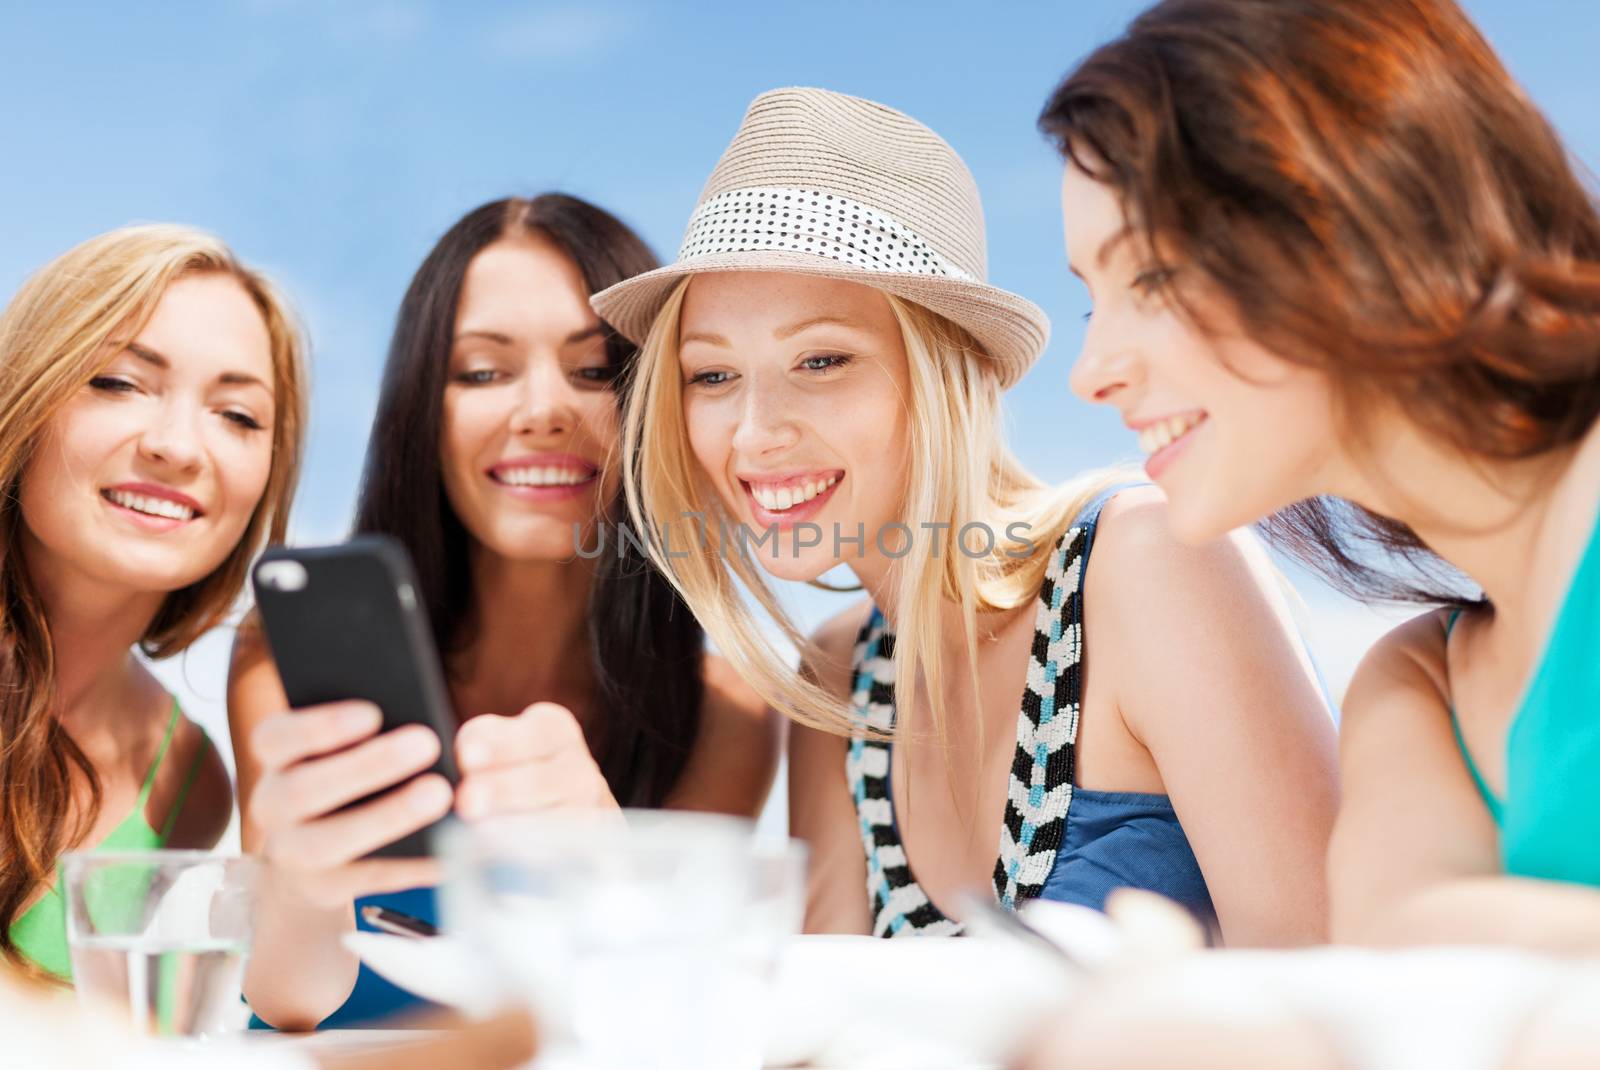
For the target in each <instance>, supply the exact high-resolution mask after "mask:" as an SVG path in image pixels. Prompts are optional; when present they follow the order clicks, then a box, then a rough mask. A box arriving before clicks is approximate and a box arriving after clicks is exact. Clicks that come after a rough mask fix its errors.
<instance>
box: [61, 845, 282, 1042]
mask: <svg viewBox="0 0 1600 1070" xmlns="http://www.w3.org/2000/svg"><path fill="white" fill-rule="evenodd" d="M63 867H64V869H65V871H66V882H67V942H68V945H69V946H70V948H71V950H72V973H73V982H74V984H75V986H76V987H77V990H78V998H79V1000H80V1001H81V1002H82V1003H84V1004H85V1005H92V1006H95V1007H97V1008H100V1009H102V1010H110V1011H111V1012H112V1013H114V1014H116V1015H119V1016H121V1017H123V1018H124V1019H125V1020H127V1021H128V1022H129V1023H130V1024H131V1026H132V1028H133V1029H134V1031H135V1032H137V1033H141V1034H145V1035H150V1036H169V1037H209V1036H214V1035H217V1034H220V1033H225V1032H231V1031H233V1030H235V1029H238V1028H240V1027H242V1026H243V1025H244V1024H245V1022H246V1021H247V1020H248V1018H249V1010H248V1008H247V1007H245V1005H244V1004H243V1003H242V1002H241V1001H240V999H239V988H240V983H241V981H242V980H243V974H244V961H245V954H246V952H247V951H248V950H249V946H250V933H251V924H252V920H253V917H254V913H255V894H256V881H257V875H256V865H255V863H254V862H252V861H251V860H250V859H246V858H230V857H224V856H219V855H213V854H209V853H207V852H204V851H125V852H119V851H78V852H71V853H69V854H67V855H66V856H65V859H64V861H63Z"/></svg>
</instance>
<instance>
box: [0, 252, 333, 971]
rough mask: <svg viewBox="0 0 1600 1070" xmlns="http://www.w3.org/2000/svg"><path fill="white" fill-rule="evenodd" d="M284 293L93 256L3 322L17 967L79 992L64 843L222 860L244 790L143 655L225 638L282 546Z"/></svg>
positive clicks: (291, 344) (3, 675)
mask: <svg viewBox="0 0 1600 1070" xmlns="http://www.w3.org/2000/svg"><path fill="white" fill-rule="evenodd" d="M302 360H303V356H302V348H301V342H300V339H299V335H298V332H297V331H296V330H295V328H294V327H293V325H292V322H291V319H290V316H289V314H288V312H287V310H286V308H285V305H284V303H283V301H282V299H281V298H280V297H279V296H278V294H277V291H276V290H275V289H274V288H273V287H272V286H271V285H270V284H269V283H268V282H267V281H266V280H265V279H263V278H262V277H261V276H260V275H258V274H256V273H255V272H253V271H251V270H250V269H248V268H246V267H244V266H243V265H241V264H240V263H239V262H238V261H237V260H236V259H235V258H234V256H233V254H232V253H231V252H230V251H229V250H228V249H227V247H225V246H224V245H222V244H221V243H220V242H219V241H217V240H216V239H215V238H213V237H211V236H210V235H207V234H204V233H201V232H199V231H195V230H191V229H188V228H185V227H177V226H138V227H127V228H123V229H121V230H116V231H112V232H110V233H107V234H103V235H101V236H99V237H96V238H93V239H90V240H89V241H86V242H84V243H83V244H81V245H79V246H77V247H76V248H74V249H72V250H71V251H69V252H67V253H66V254H64V255H62V256H61V257H60V258H58V259H57V260H55V261H53V262H52V263H50V264H49V265H47V266H46V267H44V268H43V269H42V270H40V271H39V272H38V274H36V275H35V276H34V277H33V278H31V279H30V280H29V281H28V282H27V283H26V284H25V285H24V286H23V287H22V289H21V290H20V291H19V292H18V293H17V295H16V296H15V297H14V298H13V300H12V301H11V303H10V305H9V306H7V308H6V309H5V311H4V313H3V314H0V483H3V484H4V486H5V488H6V493H5V496H4V498H3V499H0V654H3V660H0V783H3V784H4V785H5V792H4V796H3V805H4V807H5V812H4V816H3V819H0V951H3V953H4V957H5V958H6V959H7V960H8V961H9V962H10V963H11V964H12V965H14V966H16V967H19V968H20V969H22V970H23V971H25V972H27V973H30V974H33V975H36V976H43V977H46V978H52V979H55V980H58V981H70V980H71V977H72V964H71V959H70V957H69V955H68V950H67V943H66V932H65V909H64V903H63V888H62V886H61V882H60V879H59V871H58V863H59V860H60V857H61V855H62V854H63V853H64V852H65V851H68V850H72V849H78V850H84V849H93V850H138V849H149V848H158V847H187V848H210V847H212V846H214V845H215V844H216V842H217V840H218V838H219V837H220V836H221V835H222V832H223V830H224V829H225V828H226V827H227V825H228V822H229V818H230V815H231V813H232V803H233V797H232V788H231V786H230V784H229V782H228V775H227V770H226V768H225V767H224V765H223V763H222V760H221V758H220V756H219V755H218V754H217V752H216V750H215V748H214V747H213V746H212V745H211V742H210V740H209V739H207V738H206V734H205V732H204V731H203V730H202V729H201V728H200V727H199V726H198V725H196V724H194V723H192V722H190V721H189V720H187V719H186V718H184V717H183V715H182V713H181V711H180V710H179V709H178V704H177V702H176V700H175V699H174V698H173V697H172V696H171V695H170V694H168V693H167V692H166V691H165V689H163V688H162V686H161V685H160V684H159V683H158V682H157V680H156V679H155V677H154V676H153V675H151V673H150V671H149V670H148V669H147V668H146V667H145V665H144V663H143V662H142V661H141V660H140V658H139V657H138V656H136V653H135V651H136V650H138V651H139V652H142V653H143V654H145V655H146V656H149V657H157V658H159V657H166V656H170V655H172V654H175V653H178V652H179V651H181V650H183V649H185V648H186V647H188V646H189V644H191V643H192V642H194V640H195V639H197V638H199V637H200V636H201V635H202V634H204V633H205V632H206V631H207V630H209V629H210V628H212V627H213V626H215V625H217V624H218V623H220V622H221V621H222V620H223V618H224V616H225V615H226V614H227V613H228V611H229V610H230V608H231V607H232V606H233V604H234V601H235V600H236V599H237V597H238V596H239V593H240V590H241V588H242V585H243V582H244V577H245V572H246V569H247V568H248V566H249V563H250V561H251V559H252V558H253V557H254V555H255V554H256V553H257V552H258V551H259V550H260V549H261V547H262V546H263V545H265V543H266V542H267V541H268V540H269V539H281V538H282V537H283V534H284V529H285V525H286V523H287V511H288V505H289V500H290V497H291V495H292V492H293V488H294V481H295V472H296V467H297V464H298V460H299V454H300V440H301V430H302V425H303V413H302V407H303V399H302V391H303V389H304V387H303V383H304V373H303V370H302Z"/></svg>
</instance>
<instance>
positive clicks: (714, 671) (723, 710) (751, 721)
mask: <svg viewBox="0 0 1600 1070" xmlns="http://www.w3.org/2000/svg"><path fill="white" fill-rule="evenodd" d="M700 683H701V685H702V687H703V689H704V697H703V698H702V699H701V703H700V716H701V720H702V723H712V722H714V723H715V724H716V725H717V726H718V727H719V728H724V729H727V730H731V731H741V732H747V733H755V734H759V735H762V736H770V737H771V738H772V739H774V740H776V739H777V738H778V734H779V729H778V727H777V726H778V723H779V720H780V719H779V717H778V715H777V714H776V713H775V712H774V711H773V710H772V708H771V707H769V706H768V705H767V704H766V703H765V702H764V701H762V698H761V696H760V695H758V694H756V692H755V689H754V688H752V687H751V686H750V685H749V684H747V683H745V682H744V678H743V677H741V676H740V675H739V674H738V673H737V672H736V671H734V668H733V666H732V665H731V664H729V662H728V659H727V658H723V657H719V656H718V655H716V654H706V655H705V657H704V659H703V660H702V663H701V668H700Z"/></svg>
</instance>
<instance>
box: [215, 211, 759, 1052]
mask: <svg viewBox="0 0 1600 1070" xmlns="http://www.w3.org/2000/svg"><path fill="white" fill-rule="evenodd" d="M654 266H655V260H654V258H653V257H652V256H651V254H650V251H649V250H648V248H646V246H645V245H644V243H643V242H642V241H641V240H640V239H639V238H638V237H637V236H636V235H635V234H634V233H633V232H632V231H631V230H629V229H628V228H627V227H626V226H624V225H623V224H622V223H621V222H620V221H618V220H617V219H616V218H615V217H613V216H611V215H610V214H608V213H606V212H604V211H602V210H601V209H599V208H596V207H595V206H593V205H590V204H587V203H585V202H583V201H581V200H578V199H576V198H573V197H568V196H563V195H560V194H545V195H543V196H539V197H535V198H533V199H531V200H523V199H516V198H513V199H508V200H500V201H495V202H492V203H490V204H486V205H484V206H482V207H480V208H478V209H476V210H474V211H472V212H471V213H469V214H468V215H466V216H465V217H464V218H462V219H461V220H460V221H459V222H458V223H456V224H455V226H453V227H451V228H450V230H449V231H448V232H447V233H446V234H445V235H444V237H443V238H442V239H440V241H439V243H438V245H437V246H436V247H435V248H434V249H433V251H432V252H431V253H430V254H429V255H428V257H427V259H426V260H425V261H424V262H423V264H422V266H421V267H420V268H419V269H418V271H417V274H416V276H415V277H414V278H413V280H412V282H411V286H410V289H409V290H408V291H407V293H406V296H405V300H404V302H403V303H402V305H401V308H400V314H399V318H398V322H397V324H396V328H395V333H394V339H393V343H392V346H391V348H390V352H389V361H388V366H387V368H386V370H385V374H384V382H383V389H382V393H381V396H380V398H379V402H378V412H377V418H376V421H375V423H374V425H373V430H372V435H371V439H370V442H369V445H368V451H367V463H366V473H365V476H364V479H363V484H362V491H361V500H360V505H359V507H358V510H357V516H356V524H355V527H356V530H357V531H359V532H382V533H385V534H389V535H392V536H395V537H396V538H398V539H399V540H400V541H401V542H403V543H404V544H405V546H406V548H407V549H408V550H409V551H410V553H411V556H412V558H413V559H414V561H415V564H416V569H417V575H418V580H419V586H420V593H421V595H422V597H423V600H424V601H425V603H426V605H427V609H428V613H429V616H430V618H431V620H432V623H433V627H434V630H435V639H436V640H437V643H438V646H439V649H440V652H441V654H442V656H443V659H444V663H445V667H446V675H447V678H448V683H449V688H450V694H451V699H452V701H453V704H454V707H455V712H456V714H457V716H458V717H459V719H460V722H461V727H460V730H459V732H458V733H457V736H456V751H457V757H458V760H459V763H460V765H461V767H462V769H463V779H462V782H461V784H460V785H459V786H458V788H457V790H456V791H455V793H454V795H453V796H452V794H451V792H450V791H449V790H448V787H447V785H445V784H444V783H443V782H441V781H439V780H438V778H436V777H426V776H425V777H419V778H417V779H415V780H413V781H412V782H411V783H410V784H408V785H406V786H405V787H402V788H399V789H397V790H394V791H391V792H389V793H388V794H386V795H384V796H383V797H381V798H380V799H378V800H375V801H373V802H369V803H365V804H363V805H362V806H360V807H357V808H354V809H350V810H340V807H342V806H343V805H344V804H346V803H348V802H351V801H353V800H356V799H360V798H362V797H363V796H365V795H368V794H370V793H371V792H374V791H379V790H382V789H385V788H389V787H392V786H393V785H395V784H399V783H401V782H402V781H404V780H406V779H407V778H408V777H411V776H412V775H413V774H415V773H417V772H418V771H420V770H422V769H426V768H427V767H428V766H429V765H431V764H432V762H433V759H434V756H435V755H436V754H437V750H438V745H439V744H438V740H437V738H436V737H434V736H433V734H432V733H431V732H428V731H427V730H426V729H422V728H407V729H402V730H399V731H396V732H393V733H388V734H385V735H382V736H377V737H376V738H370V739H369V738H367V737H372V736H373V735H374V733H375V732H376V731H377V728H378V716H377V713H376V711H374V710H372V709H371V708H370V707H361V706H359V705H338V706H330V707H326V708H321V709H317V710H312V711H294V712H292V713H291V712H283V707H284V705H285V700H284V697H283V692H282V688H281V685H280V683H279V682H278V680H277V678H276V674H275V672H274V670H273V667H272V664H271V661H270V657H269V655H268V653H267V651H266V650H265V648H264V646H263V645H262V643H261V642H260V637H259V633H258V632H255V631H254V630H250V631H246V632H241V636H240V641H239V644H238V646H237V648H236V651H235V658H234V671H233V679H232V683H231V686H230V692H229V695H230V703H229V705H230V714H231V718H232V723H233V727H234V733H235V738H236V739H238V740H241V741H249V745H248V746H241V747H240V749H239V768H240V797H241V799H243V800H244V817H245V824H244V828H245V832H244V836H245V843H246V846H247V847H249V848H251V849H254V850H257V851H259V852H261V853H262V854H264V855H265V856H266V857H267V858H268V859H269V861H270V862H271V863H272V866H271V869H272V876H271V880H270V888H269V896H268V903H269V910H268V911H267V912H266V914H265V915H264V920H263V935H262V938H261V939H259V940H258V941H257V951H256V953H255V954H254V955H253V956H252V961H251V967H250V976H249V977H248V978H247V983H246V993H247V995H248V996H249V998H250V1001H251V1004H252V1006H253V1007H254V1008H255V1009H256V1011H257V1013H258V1014H260V1015H261V1017H262V1018H263V1019H265V1020H266V1021H268V1022H270V1023H272V1024H273V1025H277V1026H280V1027H286V1028H306V1027H309V1026H312V1025H315V1024H317V1023H318V1022H320V1021H322V1020H324V1019H325V1018H327V1016H328V1015H329V1014H330V1013H332V1012H334V1011H335V1010H336V1009H338V1008H339V1007H340V1006H341V1004H344V1003H345V1002H346V998H347V996H349V994H350V992H351V989H352V986H353V985H355V982H356V980H357V976H358V974H357V964H356V961H355V959H354V957H353V956H351V955H350V953H349V952H347V951H346V950H344V948H343V947H342V945H341V944H340V941H339V935H340V934H341V933H342V932H344V931H347V930H349V929H350V928H351V927H352V926H353V924H354V917H353V911H352V903H353V901H354V900H356V899H358V898H360V897H364V896H370V895H376V894H381V893H396V892H400V891H402V890H405V889H411V888H414V887H415V886H418V885H423V884H427V883H430V882H431V879H432V876H433V874H432V872H431V868H430V866H429V865H428V864H427V863H425V862H424V863H418V862H408V861H394V860H374V861H357V860H358V859H360V858H361V856H362V855H363V854H365V853H366V852H368V851H370V850H371V849H372V848H374V847H376V846H378V845H380V844H382V843H384V842H387V841H390V840H393V839H396V838H398V837H399V836H401V835H403V834H405V833H407V832H410V831H412V830H414V829H416V828H420V827H422V826H424V825H427V824H429V823H431V822H432V821H433V820H436V819H437V818H438V817H440V816H442V815H443V814H444V813H445V812H447V811H448V810H450V809H451V808H452V807H453V808H454V809H455V811H456V812H457V813H458V814H459V815H460V816H461V817H463V818H465V819H468V820H471V819H474V818H478V817H483V816H488V815H491V814H495V813H504V812H511V811H526V810H536V809H543V808H549V807H558V806H568V807H616V806H619V805H621V806H634V807H674V808H682V809H698V810H715V811H722V812H726V813H733V814H744V815H753V814H754V813H756V811H757V810H758V809H759V808H760V807H761V805H762V803H763V802H764V801H765V798H766V795H767V792H768V789H769V788H770V786H771V782H772V777H773V774H774V770H775V767H776V762H777V756H778V745H779V744H778V738H779V737H778V735H777V726H776V722H775V721H774V720H773V719H772V718H771V717H769V716H768V714H767V711H766V709H765V707H764V706H763V704H762V703H761V702H760V701H759V700H758V699H756V698H755V697H754V696H753V694H752V693H751V692H749V691H748V690H747V689H746V688H744V687H743V685H741V684H740V683H738V681H737V680H736V678H735V677H734V676H733V675H732V674H731V672H729V671H728V670H727V669H726V667H725V666H724V664H723V662H722V661H721V660H720V659H718V658H716V657H714V656H711V655H709V654H706V653H705V652H704V650H703V637H702V633H701V630H700V627H699V626H698V625H697V624H696V623H695V621H694V618H693V616H692V615H691V614H690V613H689V612H688V610H687V609H686V608H685V607H684V606H683V604H682V603H681V602H679V601H678V599H677V597H676V595H675V594H674V593H673V591H672V588H671V587H670V586H669V585H668V584H667V582H666V581H665V580H664V579H663V578H662V577H661V576H660V575H659V574H658V573H657V572H656V571H655V570H654V569H653V568H652V567H651V566H650V565H649V563H648V561H647V560H645V558H644V557H643V555H642V554H636V553H632V552H626V551H624V552H619V550H618V540H619V539H622V541H623V542H624V543H626V542H627V539H626V537H625V536H623V535H622V533H621V532H620V530H619V525H621V524H623V523H624V522H625V518H624V513H625V510H623V509H622V508H621V502H620V497H619V494H620V469H619V467H618V464H617V461H618V457H617V450H618V448H619V437H618V430H619V419H620V416H619V393H620V391H622V390H625V389H626V381H627V376H626V372H627V369H628V367H629V364H630V362H631V360H632V357H633V348H632V347H631V346H630V345H629V344H628V343H627V342H626V341H625V340H624V339H622V338H621V337H620V336H618V335H617V334H615V333H614V332H612V331H611V330H609V329H608V328H607V327H606V326H605V325H604V324H602V323H601V322H600V321H599V320H598V319H597V318H596V317H595V315H594V313H593V311H592V310H591V309H590V308H589V303H588V298H589V295H590V294H591V293H594V292H596V291H598V290H601V289H604V288H605V287H607V286H609V285H611V284H612V283H615V282H618V281H621V280H622V279H624V278H627V277H628V276H630V275H633V274H636V273H638V272H641V271H646V270H649V269H650V268H652V267H654ZM602 539H603V540H604V546H605V550H604V552H601V553H598V554H596V553H595V552H594V551H595V547H596V546H597V545H599V544H600V543H601V541H602ZM580 549H581V550H582V551H583V552H582V553H580V552H578V551H579V550H580ZM530 704H532V705H530ZM517 711H522V712H521V713H520V714H519V713H518V712H517ZM507 715H514V716H507ZM334 752H337V753H334ZM336 811H337V812H336ZM391 902H393V901H391ZM393 905H397V908H398V909H401V910H403V911H404V912H406V913H411V914H422V915H428V914H429V913H430V912H431V910H432V902H431V894H425V893H417V892H411V893H408V894H407V896H406V897H404V898H402V899H400V900H399V901H398V903H397V904H393ZM363 976H364V975H363ZM381 988H382V986H380V985H378V984H377V983H376V979H373V980H372V981H368V980H366V979H363V980H362V983H361V985H360V986H359V987H357V989H356V991H357V997H356V998H355V999H354V1000H351V1001H350V1005H349V1006H348V1007H346V1009H345V1011H344V1012H343V1013H342V1014H341V1016H340V1018H339V1019H338V1020H339V1021H346V1020H349V1019H350V1018H352V1017H354V1016H370V1015H371V1014H373V1013H374V1012H378V1011H383V1010H388V1009H392V1007H393V1005H394V1004H395V1002H396V997H395V994H394V993H393V992H392V991H383V992H380V989H381ZM374 993H377V994H376V995H375V994H374Z"/></svg>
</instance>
